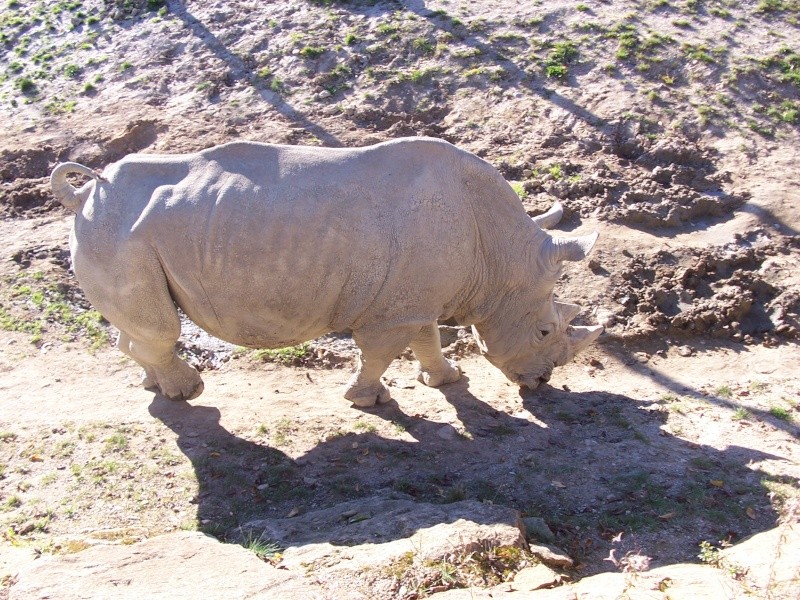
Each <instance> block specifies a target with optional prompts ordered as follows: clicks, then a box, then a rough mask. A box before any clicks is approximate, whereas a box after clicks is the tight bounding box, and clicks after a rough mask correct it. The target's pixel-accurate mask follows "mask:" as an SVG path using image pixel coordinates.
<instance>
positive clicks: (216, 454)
mask: <svg viewBox="0 0 800 600" xmlns="http://www.w3.org/2000/svg"><path fill="white" fill-rule="evenodd" d="M208 455H209V456H213V457H214V458H218V457H219V456H220V453H219V452H209V453H208Z"/></svg>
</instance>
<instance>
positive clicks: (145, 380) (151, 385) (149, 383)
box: [142, 368, 158, 390]
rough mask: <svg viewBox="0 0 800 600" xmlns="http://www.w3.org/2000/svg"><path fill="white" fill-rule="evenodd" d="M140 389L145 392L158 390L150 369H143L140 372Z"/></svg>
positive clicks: (154, 376) (154, 375)
mask: <svg viewBox="0 0 800 600" xmlns="http://www.w3.org/2000/svg"><path fill="white" fill-rule="evenodd" d="M142 387H143V388H144V389H146V390H153V389H157V388H158V383H157V382H156V374H155V373H154V372H153V370H152V369H147V368H146V369H144V371H142Z"/></svg>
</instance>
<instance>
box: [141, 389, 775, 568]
mask: <svg viewBox="0 0 800 600" xmlns="http://www.w3.org/2000/svg"><path fill="white" fill-rule="evenodd" d="M441 391H442V393H443V396H444V398H445V399H446V400H447V401H448V402H449V403H451V404H452V405H453V406H454V407H455V409H456V411H457V414H458V418H459V420H460V422H461V424H463V427H460V426H459V427H454V426H453V425H452V424H450V423H442V422H436V421H435V420H433V419H430V418H428V417H427V416H425V415H409V414H406V413H405V412H404V411H403V409H402V406H400V405H398V404H397V403H394V402H392V403H390V404H388V405H386V406H383V407H379V408H376V409H373V410H371V411H370V412H372V413H374V414H376V415H380V416H381V417H382V418H384V419H386V420H387V421H391V422H392V423H393V424H394V425H395V426H396V427H397V428H398V431H404V432H405V433H407V434H408V435H403V436H402V439H396V438H395V437H392V438H387V437H382V436H381V435H379V434H377V433H376V432H369V431H367V432H362V433H347V434H344V435H338V436H334V437H331V438H329V439H327V440H325V441H321V442H320V443H318V444H317V445H316V446H315V447H314V448H313V449H311V450H310V451H309V452H307V453H306V454H304V455H302V456H300V457H297V458H294V459H293V458H291V457H290V456H288V455H287V454H286V453H284V452H282V451H281V450H279V449H277V448H273V447H271V446H269V445H267V444H266V443H261V442H257V441H250V440H246V439H243V438H241V437H238V436H236V435H234V434H232V433H231V432H230V431H228V430H227V429H226V428H225V427H223V426H222V425H221V424H220V416H221V415H220V412H219V410H218V409H216V408H213V407H207V406H200V405H196V406H193V405H191V404H188V403H186V402H172V401H168V400H166V399H164V398H162V397H160V396H157V397H156V398H155V399H154V400H153V402H152V403H151V404H150V407H149V410H150V413H151V414H152V415H153V416H154V417H156V418H157V419H159V420H161V421H162V422H163V423H164V424H165V425H166V426H167V427H169V428H170V429H171V430H172V431H174V432H175V433H176V434H177V444H178V447H179V448H180V450H181V451H182V452H183V453H184V454H185V455H186V456H187V457H188V458H189V459H190V461H191V462H192V465H193V467H194V470H195V474H196V477H197V481H198V484H199V492H198V494H197V496H196V498H195V499H194V500H195V501H196V502H197V520H198V524H199V527H200V528H201V529H203V530H204V531H207V532H209V533H213V534H215V535H218V536H220V537H222V538H223V539H224V538H226V537H227V538H229V539H236V538H237V537H238V536H237V535H236V532H238V531H240V529H241V526H242V525H244V524H246V523H248V522H250V521H254V520H257V519H264V518H276V519H281V518H287V517H288V515H289V514H292V513H294V512H295V511H297V510H299V511H301V512H308V511H311V510H316V509H321V508H329V507H332V506H334V505H336V504H339V503H341V502H345V501H349V500H354V499H358V498H365V497H369V496H376V495H383V496H386V495H392V494H402V495H403V497H407V496H411V497H412V498H414V499H415V500H417V501H419V502H429V503H448V502H454V501H458V500H463V499H470V500H478V501H482V502H491V503H495V504H503V505H507V506H511V507H513V508H515V509H517V510H519V511H522V512H524V513H527V514H529V515H534V516H537V515H538V516H542V517H543V518H544V519H545V520H546V521H547V522H548V523H550V525H551V528H553V529H554V531H555V533H556V535H557V542H558V543H559V544H560V545H561V546H562V547H563V548H564V549H565V550H566V551H568V552H570V553H572V554H573V556H575V557H577V558H579V559H580V560H583V561H584V562H587V563H594V564H595V565H603V563H602V560H601V559H602V558H603V556H605V555H606V554H607V551H608V543H607V539H604V536H606V535H609V534H612V533H613V534H616V533H618V532H619V531H636V530H637V529H638V530H642V531H648V530H649V529H648V528H650V527H657V528H658V531H659V532H660V535H662V536H663V537H664V538H665V539H668V538H669V537H670V536H673V537H675V538H676V539H680V536H681V535H683V536H685V535H686V530H687V529H688V530H689V531H691V532H692V534H693V535H696V536H697V539H698V540H700V539H709V540H718V539H725V538H726V537H731V536H733V537H734V538H736V537H742V536H745V535H749V534H752V533H755V532H757V531H761V530H764V529H766V528H768V527H770V526H771V525H772V524H773V523H774V519H775V516H776V515H775V513H774V511H773V509H772V507H771V506H770V503H769V501H768V498H767V496H766V494H764V493H763V490H762V489H761V480H762V479H763V478H765V477H769V476H768V475H766V474H764V473H760V472H759V471H757V470H754V469H751V468H748V464H750V463H752V462H753V461H759V460H764V459H765V458H768V457H769V455H767V454H765V453H761V452H757V451H754V450H751V449H747V448H739V447H729V448H727V449H725V450H717V449H715V448H713V447H710V446H703V445H698V444H693V443H690V442H687V441H684V440H682V439H680V438H678V437H675V436H672V435H669V434H666V433H665V432H664V431H663V430H662V428H661V425H662V424H663V423H664V420H665V417H664V413H662V412H659V411H652V410H647V407H648V404H649V401H646V400H642V401H639V400H637V399H634V398H630V397H627V396H624V395H619V394H610V393H595V392H592V393H583V394H574V393H569V392H565V391H562V390H556V389H553V388H546V389H544V390H541V391H539V392H537V393H535V394H532V395H530V396H529V397H525V398H523V406H524V407H525V408H526V409H528V410H529V411H530V412H531V413H532V414H534V415H535V417H536V419H535V420H534V421H531V420H528V419H525V418H523V417H519V416H511V415H509V414H507V413H505V412H503V411H498V410H496V409H495V408H493V407H492V406H491V405H490V404H488V403H487V402H484V401H483V400H481V399H479V398H478V397H476V396H475V395H474V394H472V393H471V392H470V390H469V385H468V380H466V379H465V380H464V381H463V382H459V383H456V384H451V385H448V386H444V387H443V388H441ZM520 414H522V413H520ZM409 437H410V438H413V439H409ZM773 458H774V457H773ZM717 479H718V480H724V481H725V488H724V489H723V488H714V487H709V485H708V481H710V480H717ZM730 490H735V493H731V491H730ZM743 499H746V505H747V506H749V507H750V508H751V509H753V510H755V511H756V514H758V515H761V517H760V518H759V519H756V520H753V519H751V518H746V517H744V515H743V511H744V510H745V508H744V507H745V505H744V504H742V502H744V501H745V500H743ZM669 513H674V514H675V515H677V516H676V517H675V519H674V521H669V522H664V521H660V520H659V516H661V515H663V514H669ZM383 534H384V541H388V540H391V539H396V538H397V537H400V533H399V532H397V533H395V532H392V531H384V532H383ZM315 535H316V536H317V538H318V539H317V538H315V537H314V536H315ZM326 537H330V536H329V534H326V533H325V532H324V531H320V532H318V533H315V532H305V537H304V540H305V542H306V543H307V542H308V541H309V540H310V541H316V542H333V541H334V540H330V539H326ZM587 540H588V541H587ZM358 542H359V540H358V539H353V540H352V543H358ZM284 543H286V541H285V540H284ZM685 551H686V556H685V560H693V559H695V558H696V554H697V550H696V546H692V545H691V544H689V545H686V548H685ZM656 562H657V557H656ZM595 568H596V567H595ZM600 568H610V565H603V567H600Z"/></svg>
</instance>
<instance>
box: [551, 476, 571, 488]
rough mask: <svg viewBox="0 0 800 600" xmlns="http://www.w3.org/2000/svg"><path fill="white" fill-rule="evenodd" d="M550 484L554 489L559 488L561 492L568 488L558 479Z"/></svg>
mask: <svg viewBox="0 0 800 600" xmlns="http://www.w3.org/2000/svg"><path fill="white" fill-rule="evenodd" d="M550 483H552V484H553V487H557V488H558V489H560V490H564V489H566V488H567V486H565V485H564V484H563V483H561V482H560V481H559V480H558V479H554V480H553V481H551V482H550Z"/></svg>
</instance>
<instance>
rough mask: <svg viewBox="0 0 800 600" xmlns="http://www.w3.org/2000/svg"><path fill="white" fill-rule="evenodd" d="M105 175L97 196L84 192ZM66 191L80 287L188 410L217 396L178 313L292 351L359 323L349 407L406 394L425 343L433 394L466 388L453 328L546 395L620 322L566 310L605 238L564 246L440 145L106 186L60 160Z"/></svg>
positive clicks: (311, 151)
mask: <svg viewBox="0 0 800 600" xmlns="http://www.w3.org/2000/svg"><path fill="white" fill-rule="evenodd" d="M71 173H78V174H82V175H87V176H89V177H91V178H92V180H91V181H88V182H87V183H85V184H84V185H83V186H82V187H80V188H79V189H76V188H74V187H73V186H72V185H70V183H69V182H68V181H67V175H69V174H71ZM50 181H51V185H52V188H53V193H54V195H55V196H56V198H58V199H59V200H60V201H61V202H62V203H63V204H64V205H65V206H66V207H68V208H70V209H72V210H74V211H75V212H76V217H75V223H74V227H73V231H72V235H71V238H70V249H71V252H72V263H73V267H74V269H75V275H76V276H77V279H78V282H79V283H80V285H81V287H82V288H83V290H84V292H85V293H86V296H87V297H88V299H89V300H90V301H91V302H92V304H93V305H94V306H95V307H96V308H97V309H98V310H99V311H100V312H101V313H102V314H103V315H104V316H105V317H106V318H107V319H108V320H109V321H110V322H111V323H112V324H113V325H114V326H115V327H117V328H119V330H120V335H119V342H118V346H119V349H120V350H122V351H123V352H124V353H126V354H127V355H129V356H131V357H133V358H134V359H135V360H136V361H137V362H138V363H139V364H141V365H142V367H144V371H145V377H144V385H145V386H147V387H153V386H157V387H158V389H159V390H160V391H161V393H162V394H163V395H164V396H166V397H168V398H172V399H191V398H195V397H196V396H198V395H199V394H200V393H201V392H202V390H203V383H202V380H201V379H200V376H199V374H198V373H197V371H196V370H195V369H193V368H192V367H190V366H189V365H188V364H186V363H185V362H184V361H183V360H181V359H180V358H178V356H177V355H176V353H175V342H176V341H177V339H178V336H179V335H180V321H179V317H178V312H177V310H176V305H177V306H178V307H180V308H181V309H183V311H184V312H185V313H186V314H187V315H188V316H189V318H191V319H192V320H193V321H194V322H195V323H197V324H198V325H199V326H200V327H202V328H203V329H205V330H206V331H208V332H209V333H211V334H213V335H215V336H217V337H219V338H221V339H223V340H227V341H228V342H231V343H233V344H238V345H242V346H250V347H257V348H279V347H284V346H290V345H294V344H298V343H300V342H304V341H307V340H310V339H313V338H315V337H317V336H319V335H322V334H325V333H327V332H330V331H342V330H346V329H351V330H352V332H353V339H354V340H355V342H356V343H357V344H358V346H359V349H360V351H361V352H360V356H359V359H358V366H357V370H356V373H355V374H354V375H353V377H352V379H351V380H350V382H349V384H348V385H347V388H346V391H345V397H346V398H347V399H349V400H351V401H352V402H353V403H354V404H356V405H358V406H371V405H374V404H375V402H376V401H378V402H385V401H387V400H388V399H389V393H388V390H387V389H386V388H385V387H384V385H383V384H382V383H381V375H382V374H383V373H384V371H385V370H386V368H387V367H388V366H389V363H391V361H392V360H393V359H394V358H395V357H396V356H397V355H398V354H399V353H401V352H402V351H403V349H404V348H406V347H407V346H410V347H411V349H412V350H413V351H414V354H415V355H416V358H417V359H418V360H419V363H420V370H419V379H420V381H422V382H423V383H425V384H426V385H429V386H434V387H435V386H439V385H442V384H445V383H449V382H452V381H455V380H457V379H458V378H459V376H460V371H459V369H458V367H457V366H456V365H455V364H454V363H452V362H450V361H448V360H446V359H445V358H444V357H443V356H442V353H441V348H440V340H439V330H438V327H437V320H438V319H448V318H454V319H455V320H456V321H457V322H459V323H461V324H465V325H472V326H473V331H474V333H475V335H476V338H477V339H478V343H479V346H480V348H481V350H482V352H483V353H484V354H485V355H486V357H487V358H488V359H489V361H491V363H492V364H494V365H496V366H497V367H499V368H500V369H501V370H502V371H503V373H505V375H506V376H507V377H508V378H509V379H511V380H512V381H513V382H515V383H518V384H520V385H524V386H527V387H530V388H534V387H536V386H537V385H538V384H539V383H540V382H541V381H546V380H547V379H548V378H549V376H550V373H551V371H552V369H553V367H554V366H556V365H563V364H565V363H567V362H568V361H570V360H572V358H573V357H574V356H575V354H576V353H577V352H579V351H580V350H581V349H583V348H585V347H586V346H588V345H589V344H590V343H591V342H592V341H593V340H594V339H595V338H597V336H599V335H600V333H601V331H602V329H603V328H602V327H599V326H595V327H570V326H569V325H568V323H569V321H570V320H571V319H572V318H574V317H575V316H576V315H577V313H578V312H579V310H580V308H579V307H577V306H575V305H571V304H563V303H559V302H556V301H554V299H553V287H554V285H555V282H556V279H557V277H558V274H559V268H560V265H561V263H562V261H564V260H578V259H582V258H584V257H585V256H586V254H587V252H588V251H589V250H590V249H591V247H592V246H593V245H594V242H595V240H596V239H597V234H592V235H589V236H585V237H579V238H573V239H566V238H553V237H551V236H550V235H549V234H547V233H546V232H544V231H543V230H542V228H541V227H540V225H541V226H550V225H552V224H553V223H554V222H556V221H557V220H558V219H559V218H560V216H561V211H560V207H559V206H558V205H556V207H554V209H551V211H550V212H549V213H547V214H545V215H542V216H540V217H538V218H536V219H533V220H532V219H530V218H529V217H528V216H527V214H526V213H525V211H524V210H523V207H522V204H521V203H520V201H519V198H518V197H517V195H516V193H515V192H514V191H513V189H512V188H511V187H510V186H509V185H508V184H507V183H506V182H505V180H504V179H503V178H502V176H501V175H500V174H499V173H498V171H497V170H496V169H495V168H493V167H492V166H491V165H489V164H488V163H487V162H485V161H483V160H481V159H480V158H478V157H476V156H474V155H473V154H470V153H468V152H465V151H463V150H459V149H458V148H456V147H454V146H452V145H450V144H448V143H446V142H443V141H440V140H435V139H429V138H406V139H398V140H394V141H390V142H386V143H382V144H377V145H375V146H369V147H364V148H354V149H339V148H319V147H297V146H280V145H269V144H260V143H253V142H234V143H230V144H225V145H222V146H218V147H215V148H209V149H207V150H203V151H202V152H198V153H196V154H186V155H150V154H147V155H144V154H133V155H130V156H127V157H125V158H123V159H122V160H120V161H119V162H116V163H114V164H112V165H109V166H108V167H106V169H105V170H104V171H103V173H102V175H98V174H96V173H95V172H94V171H92V170H91V169H89V168H87V167H84V166H82V165H79V164H77V163H64V164H60V165H58V166H57V167H56V168H55V169H54V170H53V173H52V175H51V179H50Z"/></svg>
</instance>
